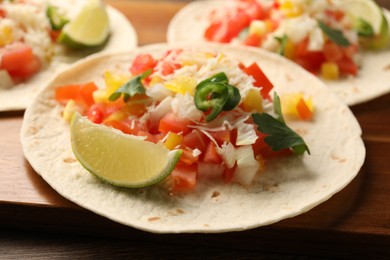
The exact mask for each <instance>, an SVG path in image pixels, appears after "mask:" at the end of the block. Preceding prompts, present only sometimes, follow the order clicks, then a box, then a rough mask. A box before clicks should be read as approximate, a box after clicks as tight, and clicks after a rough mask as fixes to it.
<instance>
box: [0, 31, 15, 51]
mask: <svg viewBox="0 0 390 260" xmlns="http://www.w3.org/2000/svg"><path fill="white" fill-rule="evenodd" d="M13 40H14V35H13V33H12V28H11V27H9V26H3V27H1V28H0V47H3V46H5V45H7V44H10V43H12V42H13Z"/></svg>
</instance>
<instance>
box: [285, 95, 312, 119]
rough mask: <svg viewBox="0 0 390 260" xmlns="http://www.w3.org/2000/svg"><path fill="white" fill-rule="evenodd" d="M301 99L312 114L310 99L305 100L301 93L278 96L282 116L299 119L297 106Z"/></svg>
mask: <svg viewBox="0 0 390 260" xmlns="http://www.w3.org/2000/svg"><path fill="white" fill-rule="evenodd" d="M301 99H302V100H303V101H304V102H305V104H306V106H307V108H308V109H309V110H310V112H313V111H314V106H313V102H312V98H311V97H308V98H306V97H305V96H304V95H303V94H302V93H290V94H283V95H281V96H280V100H281V105H282V112H283V114H284V115H286V116H291V117H293V118H300V117H301V115H300V113H299V111H298V109H297V106H298V103H299V102H300V100H301Z"/></svg>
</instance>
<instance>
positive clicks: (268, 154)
mask: <svg viewBox="0 0 390 260" xmlns="http://www.w3.org/2000/svg"><path fill="white" fill-rule="evenodd" d="M292 153H293V152H292V151H291V150H290V149H283V150H280V151H274V150H272V148H271V147H270V146H268V147H265V148H264V149H262V150H261V156H262V157H263V158H264V159H272V158H275V157H283V156H289V155H291V154H292Z"/></svg>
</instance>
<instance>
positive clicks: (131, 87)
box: [108, 70, 152, 102]
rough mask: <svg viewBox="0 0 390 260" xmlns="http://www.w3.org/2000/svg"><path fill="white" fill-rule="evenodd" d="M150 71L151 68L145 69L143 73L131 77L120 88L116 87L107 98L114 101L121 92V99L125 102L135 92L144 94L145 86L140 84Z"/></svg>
mask: <svg viewBox="0 0 390 260" xmlns="http://www.w3.org/2000/svg"><path fill="white" fill-rule="evenodd" d="M151 73H152V70H147V71H145V72H144V73H142V74H140V75H138V76H136V77H135V78H132V79H131V80H129V81H128V82H126V83H125V84H123V85H122V86H121V87H120V88H118V89H117V90H116V91H115V92H114V93H112V94H111V96H110V97H109V98H108V99H109V100H110V101H115V100H117V99H118V98H120V96H121V95H122V94H123V101H125V102H127V101H128V100H129V99H130V98H131V97H132V96H134V95H136V94H144V93H145V87H144V85H143V84H142V80H143V79H145V78H146V77H147V76H149V75H150V74H151Z"/></svg>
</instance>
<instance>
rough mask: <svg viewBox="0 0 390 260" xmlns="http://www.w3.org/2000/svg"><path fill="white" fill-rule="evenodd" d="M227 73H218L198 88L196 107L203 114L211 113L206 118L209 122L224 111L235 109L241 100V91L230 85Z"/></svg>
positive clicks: (195, 97)
mask: <svg viewBox="0 0 390 260" xmlns="http://www.w3.org/2000/svg"><path fill="white" fill-rule="evenodd" d="M228 81H229V80H228V78H227V76H226V74H225V73H223V72H221V73H218V74H216V75H214V76H212V77H210V78H208V79H206V80H203V81H202V82H200V83H199V84H198V85H197V86H196V91H195V96H194V100H195V106H196V108H198V109H199V110H201V111H203V112H208V111H209V112H210V113H209V114H208V115H207V116H206V121H207V122H209V121H211V120H213V119H214V118H216V117H217V116H218V115H219V113H221V112H222V111H223V110H225V111H228V110H232V109H234V108H235V107H236V106H237V105H238V103H239V102H240V100H241V96H240V92H239V90H238V89H237V88H236V87H234V86H232V85H229V84H228Z"/></svg>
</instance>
